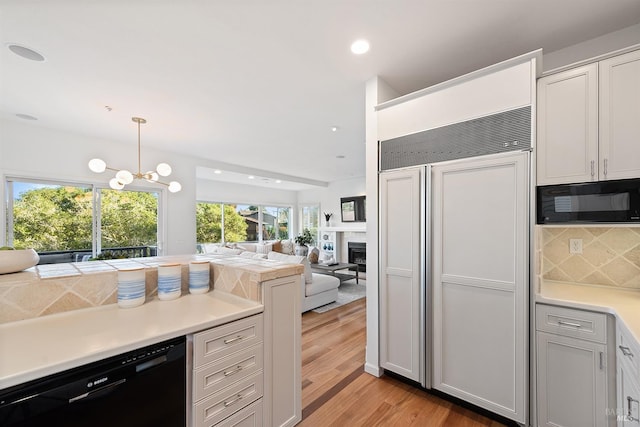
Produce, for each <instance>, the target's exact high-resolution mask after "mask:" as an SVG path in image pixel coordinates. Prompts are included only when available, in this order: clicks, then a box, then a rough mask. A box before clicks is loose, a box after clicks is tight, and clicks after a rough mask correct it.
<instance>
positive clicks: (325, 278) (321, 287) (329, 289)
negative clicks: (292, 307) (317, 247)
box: [200, 243, 340, 313]
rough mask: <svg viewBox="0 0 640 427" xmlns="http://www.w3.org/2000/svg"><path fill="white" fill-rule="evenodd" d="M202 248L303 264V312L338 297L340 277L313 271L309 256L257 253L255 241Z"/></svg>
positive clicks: (301, 295) (204, 250) (301, 294)
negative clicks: (232, 245) (231, 245)
mask: <svg viewBox="0 0 640 427" xmlns="http://www.w3.org/2000/svg"><path fill="white" fill-rule="evenodd" d="M200 249H201V251H202V252H204V253H216V254H222V255H231V256H233V255H237V256H242V257H247V258H266V259H271V260H274V261H279V262H284V263H288V264H302V265H303V266H304V274H303V275H302V279H301V280H300V297H301V304H300V307H301V309H302V312H303V313H304V312H305V311H309V310H313V309H314V308H317V307H320V306H322V305H326V304H330V303H332V302H334V301H336V300H337V299H338V287H339V286H340V279H338V278H337V277H334V276H329V275H326V274H320V273H312V272H311V265H310V263H309V259H308V258H307V257H304V256H298V255H288V254H282V253H279V252H273V251H271V252H268V253H266V254H262V253H257V252H256V244H254V243H241V244H238V245H235V247H233V248H227V247H221V246H220V245H218V244H211V243H207V244H204V245H202V247H201V248H200Z"/></svg>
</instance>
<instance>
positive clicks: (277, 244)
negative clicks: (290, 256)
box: [273, 240, 282, 253]
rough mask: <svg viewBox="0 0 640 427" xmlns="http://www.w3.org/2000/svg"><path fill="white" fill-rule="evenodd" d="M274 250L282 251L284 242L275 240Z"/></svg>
mask: <svg viewBox="0 0 640 427" xmlns="http://www.w3.org/2000/svg"><path fill="white" fill-rule="evenodd" d="M273 251H274V252H280V253H282V243H281V242H280V240H277V241H275V242H273Z"/></svg>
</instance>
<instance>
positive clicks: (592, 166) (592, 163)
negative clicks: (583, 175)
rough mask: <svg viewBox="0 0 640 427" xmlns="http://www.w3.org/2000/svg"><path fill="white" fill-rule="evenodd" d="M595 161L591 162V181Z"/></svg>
mask: <svg viewBox="0 0 640 427" xmlns="http://www.w3.org/2000/svg"><path fill="white" fill-rule="evenodd" d="M595 172H596V171H595V160H591V179H593V177H594V175H595V174H596V173H595Z"/></svg>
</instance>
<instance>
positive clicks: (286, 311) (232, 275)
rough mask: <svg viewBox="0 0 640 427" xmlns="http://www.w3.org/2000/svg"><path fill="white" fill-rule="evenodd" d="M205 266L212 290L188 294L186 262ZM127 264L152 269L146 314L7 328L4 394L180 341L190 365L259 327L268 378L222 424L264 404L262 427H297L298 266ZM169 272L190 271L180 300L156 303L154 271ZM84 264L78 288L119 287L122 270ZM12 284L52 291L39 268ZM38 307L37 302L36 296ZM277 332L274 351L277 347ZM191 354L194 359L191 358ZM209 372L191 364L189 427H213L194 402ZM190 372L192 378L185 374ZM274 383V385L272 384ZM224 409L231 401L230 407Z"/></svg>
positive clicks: (10, 288)
mask: <svg viewBox="0 0 640 427" xmlns="http://www.w3.org/2000/svg"><path fill="white" fill-rule="evenodd" d="M203 258H208V259H209V260H210V278H211V280H210V285H211V287H212V288H213V289H212V290H211V291H210V292H208V293H205V294H200V295H192V294H189V293H188V291H186V290H185V283H186V277H188V274H187V275H186V276H185V270H186V271H188V263H189V261H191V260H196V259H197V260H202V259H203ZM120 262H127V263H139V264H144V265H145V268H146V272H147V298H146V302H145V304H143V305H142V306H139V307H135V308H128V309H122V308H118V306H117V305H116V304H114V303H110V304H106V305H101V306H97V307H87V308H81V309H76V310H71V311H64V312H60V313H56V314H51V315H43V316H39V317H34V318H30V319H25V320H18V321H10V322H5V323H3V324H1V325H0V392H1V391H2V390H5V389H7V388H10V387H13V386H16V385H19V384H23V383H25V382H28V381H31V380H36V379H39V378H43V377H46V376H48V375H51V374H54V373H58V372H62V371H66V370H68V369H72V368H76V367H79V366H83V365H86V364H88V363H92V362H96V361H100V360H103V359H106V358H109V357H111V356H115V355H118V354H123V353H126V352H131V351H134V350H136V349H139V348H142V347H145V346H148V345H151V344H156V343H160V342H162V341H164V340H168V339H172V338H175V337H181V336H186V337H187V353H188V354H187V360H191V359H192V357H193V359H196V360H197V359H198V357H199V356H198V354H196V353H197V349H198V346H199V343H198V342H199V341H198V340H200V342H203V343H205V354H206V352H207V351H209V347H211V346H213V344H212V345H210V342H213V340H214V339H213V338H211V339H209V338H208V337H209V336H211V334H212V333H214V334H215V333H216V331H221V332H224V331H226V329H225V328H228V327H231V326H234V325H236V324H242V322H245V323H246V322H254V323H255V326H252V328H253V329H252V330H255V331H256V335H258V336H259V339H260V340H261V342H260V341H258V342H257V343H256V342H252V345H254V344H256V345H254V346H253V347H252V348H253V349H254V351H256V352H258V353H259V354H256V359H257V360H260V363H261V369H257V371H258V372H257V373H253V375H252V379H255V378H258V379H259V382H260V384H259V387H256V389H259V390H260V391H262V393H261V394H260V393H255V394H254V398H252V399H253V401H254V402H253V403H252V401H251V400H249V399H247V402H246V403H239V404H238V405H237V406H233V405H232V404H231V403H229V404H228V406H229V407H232V408H235V409H233V410H227V412H221V413H220V415H219V416H220V417H223V416H224V417H226V416H227V415H229V416H234V414H235V413H234V411H236V410H237V412H241V411H243V410H244V409H242V408H243V407H244V406H246V405H248V404H251V405H250V406H253V405H254V404H255V403H256V402H259V403H261V407H262V408H263V410H262V411H260V412H261V413H260V419H261V420H262V424H263V425H265V426H271V425H273V426H276V425H278V426H280V425H294V424H296V423H297V422H298V421H299V420H300V418H301V397H300V396H301V390H300V388H301V380H300V366H301V364H300V305H299V304H300V296H299V289H300V286H301V274H302V269H303V267H302V266H301V265H290V264H283V263H279V262H275V261H268V260H253V259H241V258H240V257H233V256H224V255H213V256H207V257H203V256H184V257H176V256H173V257H155V258H138V259H132V260H123V261H120ZM166 262H173V263H175V262H179V263H180V264H182V266H183V274H182V279H183V291H182V296H181V297H180V298H178V299H175V300H172V301H161V300H159V299H158V298H157V296H155V289H154V288H153V286H150V282H151V283H153V281H154V277H157V265H159V264H162V263H166ZM80 264H81V263H79V264H68V265H66V266H65V267H64V268H66V271H75V274H74V275H73V276H71V277H73V278H75V281H76V283H80V282H82V280H81V279H85V281H91V279H92V278H93V279H94V280H95V282H96V283H97V284H99V285H100V286H116V285H117V284H116V283H115V282H116V281H117V280H116V277H117V273H116V271H117V270H116V268H117V267H114V265H116V266H117V265H118V262H115V261H114V262H111V263H109V262H104V263H101V264H94V267H93V268H94V270H100V271H99V272H96V271H92V272H88V271H86V268H87V265H88V264H92V263H84V264H85V265H82V266H81V265H80ZM82 269H85V271H82ZM46 270H47V269H46V268H45V269H43V271H46ZM78 271H80V272H79V273H78ZM15 275H23V276H24V275H27V276H29V277H30V279H31V280H30V281H27V284H25V285H24V286H32V287H34V286H41V287H42V286H47V283H46V282H47V280H49V279H45V278H43V277H41V275H40V272H39V271H37V267H36V268H35V269H30V271H27V272H22V273H16V274H15ZM15 275H4V276H0V277H1V279H0V288H2V287H4V289H3V290H4V292H2V295H3V297H2V298H4V299H3V300H2V304H3V305H4V304H7V302H6V300H5V299H6V298H7V295H8V294H10V293H11V292H17V291H16V290H15V287H17V286H20V284H17V283H16V282H15V281H12V279H11V277H10V276H15ZM45 276H46V274H45ZM67 277H68V276H67ZM62 279H63V278H62V277H58V278H57V280H62ZM112 282H113V283H112ZM105 283H107V285H105ZM82 286H86V283H82ZM70 288H72V286H70ZM35 297H37V296H35V295H34V298H35ZM113 302H115V301H113ZM276 331H277V334H278V335H277V345H275V344H276V343H274V338H275V332H276ZM233 333H234V334H235V332H233ZM229 334H231V332H229ZM237 336H240V335H233V337H234V338H236V337H237ZM202 337H203V338H202ZM207 340H208V341H207ZM227 341H232V340H227ZM240 341H241V340H240ZM189 343H193V344H189ZM225 344H226V343H225ZM194 349H195V350H194ZM256 349H258V350H256ZM241 350H244V349H243V348H242V347H241V346H238V347H237V351H236V350H233V351H235V353H231V352H230V354H225V355H224V356H225V357H226V359H223V361H224V360H227V359H231V358H233V355H235V354H239V353H240V352H241ZM191 351H193V353H194V354H193V356H192V355H191V354H189V353H190V352H191ZM205 357H206V355H205ZM209 362H210V361H208V360H207V361H206V363H205V365H203V369H201V370H197V369H195V368H196V366H195V363H194V365H193V368H194V369H193V384H191V383H192V381H190V379H191V373H188V374H187V376H188V381H187V384H188V387H187V393H186V395H187V399H190V398H192V396H193V402H191V401H190V402H185V404H186V405H187V408H191V407H192V403H193V414H192V413H191V411H189V410H188V412H189V415H188V418H187V419H191V418H194V420H193V423H190V425H207V424H206V422H208V421H209V420H208V419H205V420H198V419H196V418H197V415H198V413H197V411H198V408H199V407H196V405H195V404H196V401H195V396H196V395H198V393H197V392H196V390H195V389H196V384H197V381H198V379H197V375H200V373H201V371H204V370H205V368H206V367H207V366H209V365H212V364H211V363H209ZM216 362H217V360H216ZM207 363H208V365H207ZM187 369H190V367H189V365H188V364H187ZM246 375H248V374H239V375H237V378H238V379H237V380H235V377H234V380H233V381H235V382H231V383H229V382H227V383H225V385H224V389H223V390H215V392H216V393H217V394H215V393H212V392H211V391H210V392H211V395H212V396H213V395H214V394H215V396H217V395H218V394H220V393H223V392H224V390H231V389H232V388H233V387H234V386H235V385H236V384H239V383H242V382H243V381H244V380H243V379H242V378H243V376H246ZM275 378H277V382H276V381H274V379H275ZM220 388H223V386H221V387H220ZM191 389H193V391H194V392H193V393H192V392H191V391H192V390H191ZM234 396H235V395H234ZM207 399H208V397H207V398H202V399H200V400H199V401H198V402H197V404H198V405H200V406H202V405H203V404H208V400H207ZM240 400H241V399H240ZM227 402H229V400H227V401H225V404H226V403H227ZM225 407H226V406H225ZM213 412H215V411H213V410H210V411H208V412H207V413H213ZM216 414H217V412H216ZM205 416H207V415H206V414H205ZM216 416H218V415H216ZM216 422H217V421H216Z"/></svg>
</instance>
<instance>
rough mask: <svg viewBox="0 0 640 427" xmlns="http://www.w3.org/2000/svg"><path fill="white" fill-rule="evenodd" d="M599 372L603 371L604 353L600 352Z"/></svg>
mask: <svg viewBox="0 0 640 427" xmlns="http://www.w3.org/2000/svg"><path fill="white" fill-rule="evenodd" d="M600 370H601V371H602V370H604V352H602V351H601V352H600Z"/></svg>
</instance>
